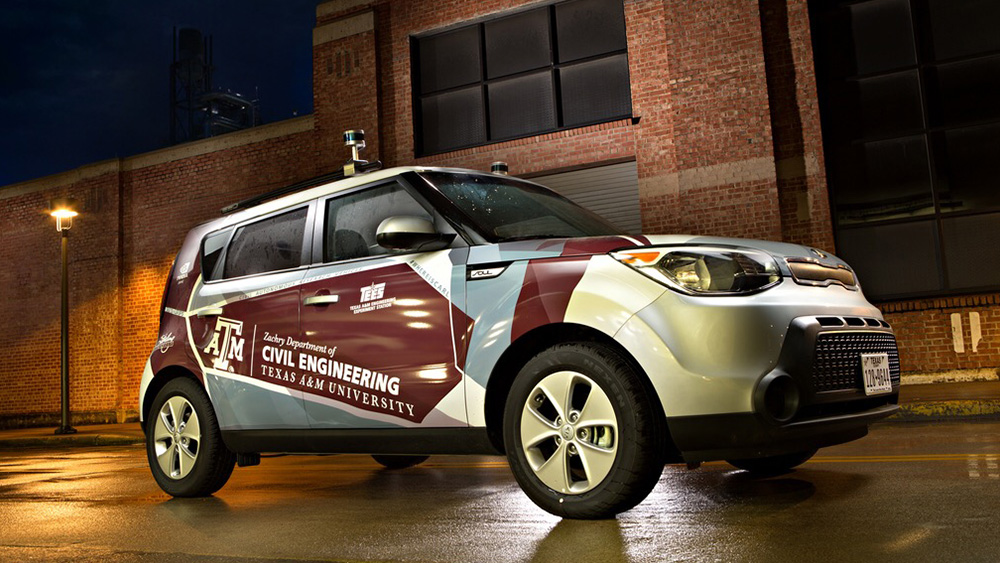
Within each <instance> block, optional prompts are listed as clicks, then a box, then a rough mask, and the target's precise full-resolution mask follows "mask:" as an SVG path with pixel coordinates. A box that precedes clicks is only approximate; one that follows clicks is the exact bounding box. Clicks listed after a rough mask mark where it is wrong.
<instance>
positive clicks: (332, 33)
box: [313, 10, 375, 47]
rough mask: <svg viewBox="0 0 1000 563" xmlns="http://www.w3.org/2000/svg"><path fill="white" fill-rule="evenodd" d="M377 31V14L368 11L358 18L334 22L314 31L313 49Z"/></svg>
mask: <svg viewBox="0 0 1000 563" xmlns="http://www.w3.org/2000/svg"><path fill="white" fill-rule="evenodd" d="M373 29H375V12H373V11H371V10H368V11H367V12H362V13H360V14H358V15H356V16H350V17H347V18H343V19H339V20H334V21H332V22H330V23H328V24H325V25H321V26H319V27H317V28H316V29H313V47H315V46H317V45H322V44H323V43H329V42H331V41H336V40H338V39H343V38H345V37H350V36H352V35H357V34H359V33H365V32H366V31H372V30H373Z"/></svg>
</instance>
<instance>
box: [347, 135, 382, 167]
mask: <svg viewBox="0 0 1000 563" xmlns="http://www.w3.org/2000/svg"><path fill="white" fill-rule="evenodd" d="M344 145H346V146H348V147H351V160H348V161H347V162H345V163H344V176H345V177H347V176H353V175H355V174H357V173H360V172H368V171H369V170H378V169H379V168H382V163H381V162H379V161H377V160H376V161H375V162H368V161H367V160H361V151H362V150H364V148H365V131H364V129H349V130H347V131H344Z"/></svg>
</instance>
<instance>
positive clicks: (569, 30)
mask: <svg viewBox="0 0 1000 563" xmlns="http://www.w3.org/2000/svg"><path fill="white" fill-rule="evenodd" d="M556 38H557V40H558V52H559V62H566V61H575V60H577V59H582V58H585V57H592V56H594V55H602V54H604V53H611V52H614V51H620V50H624V49H625V8H624V6H623V5H622V1H621V0H574V1H572V2H564V3H562V4H556Z"/></svg>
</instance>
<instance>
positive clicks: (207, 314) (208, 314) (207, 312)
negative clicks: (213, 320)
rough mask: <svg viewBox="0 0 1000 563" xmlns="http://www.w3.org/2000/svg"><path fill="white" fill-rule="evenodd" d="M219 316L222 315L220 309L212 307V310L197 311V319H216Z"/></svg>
mask: <svg viewBox="0 0 1000 563" xmlns="http://www.w3.org/2000/svg"><path fill="white" fill-rule="evenodd" d="M221 314H222V309H221V308H218V307H214V308H211V309H202V310H200V311H198V317H199V318H205V317H218V316H219V315H221Z"/></svg>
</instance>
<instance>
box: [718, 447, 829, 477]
mask: <svg viewBox="0 0 1000 563" xmlns="http://www.w3.org/2000/svg"><path fill="white" fill-rule="evenodd" d="M814 455H816V450H807V451H804V452H793V453H790V454H782V455H774V456H768V457H757V458H749V459H727V460H726V462H727V463H729V465H732V466H733V467H736V468H737V469H742V470H744V471H749V472H751V473H759V474H762V475H766V474H776V473H784V472H786V471H790V470H791V469H792V468H795V467H798V466H800V465H802V464H803V463H805V462H807V461H809V458H811V457H812V456H814Z"/></svg>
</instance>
